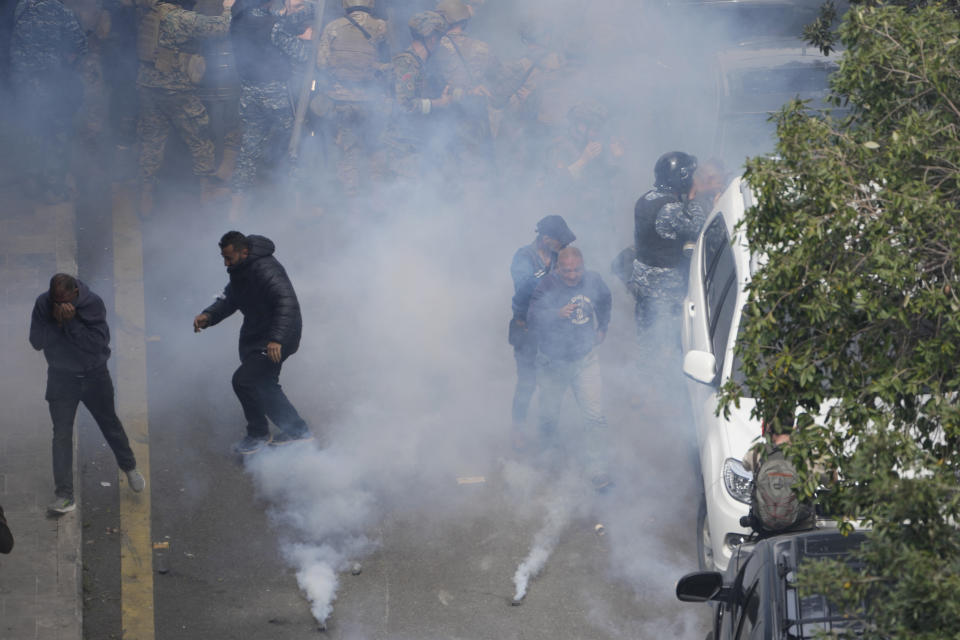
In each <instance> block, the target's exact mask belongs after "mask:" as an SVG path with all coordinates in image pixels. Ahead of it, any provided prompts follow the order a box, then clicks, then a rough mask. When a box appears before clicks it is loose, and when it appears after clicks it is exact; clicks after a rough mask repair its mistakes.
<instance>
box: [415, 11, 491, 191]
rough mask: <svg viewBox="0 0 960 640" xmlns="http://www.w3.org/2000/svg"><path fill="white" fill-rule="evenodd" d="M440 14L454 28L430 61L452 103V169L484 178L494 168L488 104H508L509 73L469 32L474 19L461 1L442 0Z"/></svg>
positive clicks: (447, 34)
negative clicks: (504, 80)
mask: <svg viewBox="0 0 960 640" xmlns="http://www.w3.org/2000/svg"><path fill="white" fill-rule="evenodd" d="M437 13H439V14H440V15H442V16H443V17H444V19H445V20H446V21H447V23H448V24H449V25H450V28H449V30H448V31H447V33H446V35H445V36H444V37H443V38H441V39H440V46H439V47H438V48H437V51H436V53H434V57H433V61H432V64H433V66H434V68H435V69H436V72H437V74H438V76H439V82H440V84H441V85H443V87H444V91H445V92H448V93H449V94H450V96H451V99H452V100H453V105H452V107H451V109H450V118H451V120H453V126H452V133H451V134H450V140H449V141H448V144H447V145H446V146H447V155H448V156H449V157H448V158H447V159H448V160H450V162H449V163H448V166H449V167H450V168H451V169H453V170H454V171H456V172H457V174H458V176H459V177H460V178H475V179H485V178H487V177H488V176H489V175H490V173H491V172H492V169H493V167H494V154H493V138H492V133H491V130H490V114H489V111H488V106H489V104H490V102H492V103H494V104H499V103H500V102H504V103H505V102H506V98H507V96H504V95H502V90H503V86H504V85H503V79H504V77H505V75H506V74H505V71H504V70H503V67H502V65H501V64H500V62H499V60H497V58H496V57H495V56H494V55H493V54H492V53H491V52H490V46H489V45H488V44H487V43H486V42H482V41H480V40H477V39H475V38H471V37H470V36H468V35H467V34H466V28H467V25H468V23H469V22H470V18H471V16H472V13H471V11H470V8H469V7H468V6H467V5H465V4H464V3H463V2H461V0H440V2H439V4H437ZM488 101H489V102H488Z"/></svg>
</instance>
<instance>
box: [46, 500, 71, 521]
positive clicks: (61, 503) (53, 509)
mask: <svg viewBox="0 0 960 640" xmlns="http://www.w3.org/2000/svg"><path fill="white" fill-rule="evenodd" d="M76 508H77V503H76V502H74V501H73V498H61V497H60V496H57V497H56V498H54V500H53V502H51V503H50V504H48V505H47V511H49V512H50V513H55V514H57V515H61V516H62V515H63V514H65V513H70V512H71V511H73V510H74V509H76Z"/></svg>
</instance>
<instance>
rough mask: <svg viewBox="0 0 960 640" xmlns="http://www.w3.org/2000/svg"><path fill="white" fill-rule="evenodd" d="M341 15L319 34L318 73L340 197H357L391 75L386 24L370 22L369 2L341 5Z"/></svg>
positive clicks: (346, 0)
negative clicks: (322, 79) (322, 80)
mask: <svg viewBox="0 0 960 640" xmlns="http://www.w3.org/2000/svg"><path fill="white" fill-rule="evenodd" d="M342 4H343V9H344V11H345V13H346V15H344V16H343V17H342V18H337V19H336V20H334V21H332V22H331V23H330V24H328V25H327V26H326V27H324V29H323V34H322V35H321V36H320V42H319V45H318V47H317V67H318V68H319V69H320V70H321V72H323V73H325V76H326V78H325V79H326V82H325V85H326V86H325V88H324V89H323V91H324V94H325V95H326V97H327V99H328V100H329V104H330V108H329V113H326V114H323V115H324V116H326V117H328V118H329V119H330V120H331V124H332V128H333V130H334V144H335V146H336V149H337V179H338V180H339V182H340V186H341V188H342V189H343V192H344V194H345V195H347V196H350V197H354V196H357V195H359V194H360V189H361V185H363V184H366V183H367V182H368V181H369V178H370V177H372V176H373V174H374V172H375V171H374V165H373V156H374V152H375V150H376V148H377V143H378V141H379V139H380V137H381V135H382V132H383V125H384V123H385V115H386V105H387V82H386V81H385V80H384V79H383V78H384V74H385V73H386V72H388V71H389V70H390V64H389V63H388V62H387V61H388V60H389V52H388V49H387V23H386V21H385V20H381V19H380V18H376V17H374V16H373V14H372V11H373V8H374V0H342Z"/></svg>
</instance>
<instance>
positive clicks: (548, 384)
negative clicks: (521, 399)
mask: <svg viewBox="0 0 960 640" xmlns="http://www.w3.org/2000/svg"><path fill="white" fill-rule="evenodd" d="M537 383H538V384H539V386H540V436H541V438H543V439H544V440H547V441H549V440H550V439H554V438H556V437H557V423H558V422H559V419H560V409H561V407H562V405H563V396H564V395H565V394H566V392H567V389H568V388H569V389H571V390H572V391H573V397H574V398H575V399H576V401H577V405H578V406H579V407H580V413H581V416H582V419H583V431H582V438H580V439H579V440H580V441H578V442H576V444H577V445H579V446H577V447H576V448H574V449H573V450H580V451H582V452H583V455H584V465H585V467H586V472H587V474H588V475H591V476H592V475H596V474H599V473H605V472H606V438H607V419H606V417H605V416H604V414H603V379H602V376H601V375H600V357H599V356H598V355H597V350H596V349H594V350H592V351H591V352H590V353H588V354H587V355H586V356H584V357H583V358H580V359H579V360H551V359H550V358H549V357H548V356H546V355H545V354H544V353H542V352H540V353H538V354H537ZM574 440H578V439H577V438H574Z"/></svg>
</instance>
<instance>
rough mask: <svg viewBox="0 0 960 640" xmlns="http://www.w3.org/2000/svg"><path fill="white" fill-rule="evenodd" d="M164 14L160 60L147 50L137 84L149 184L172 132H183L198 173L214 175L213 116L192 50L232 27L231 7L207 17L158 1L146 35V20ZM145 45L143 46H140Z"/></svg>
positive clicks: (142, 150)
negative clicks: (197, 80)
mask: <svg viewBox="0 0 960 640" xmlns="http://www.w3.org/2000/svg"><path fill="white" fill-rule="evenodd" d="M151 12H159V13H160V15H159V17H158V18H159V38H158V44H159V46H158V55H157V59H156V61H149V60H143V59H142V56H143V54H141V63H140V71H139V73H138V75H137V87H138V88H139V94H140V122H139V123H138V133H139V135H140V179H141V181H142V182H143V184H144V185H147V186H148V187H149V186H152V185H153V184H155V183H156V180H157V172H158V171H159V170H160V165H161V164H162V163H163V149H164V146H165V145H166V142H167V136H169V135H170V130H171V128H172V127H175V128H176V129H177V130H179V132H180V134H181V136H182V137H183V140H184V142H185V143H186V145H187V148H188V149H189V150H190V156H191V158H192V160H193V173H194V175H197V176H204V177H205V176H210V175H212V174H213V172H214V169H215V166H214V162H215V157H214V144H213V137H212V134H211V131H210V118H209V116H208V115H207V110H206V108H205V107H204V106H203V102H202V101H201V100H200V98H199V96H198V95H197V89H196V85H195V84H194V83H193V82H192V81H191V80H190V77H189V76H188V75H187V64H188V59H189V56H190V54H192V53H193V52H196V51H198V50H199V46H200V43H201V40H202V39H203V38H206V37H209V36H216V35H218V34H222V33H225V32H226V31H227V29H228V28H229V26H230V10H229V9H224V10H223V12H222V13H221V14H220V15H219V16H205V15H202V14H200V13H197V12H195V11H187V10H186V9H183V8H181V7H180V6H178V5H175V4H168V3H166V2H157V3H156V4H154V5H153V6H150V7H147V8H145V9H144V13H143V14H142V15H143V17H142V20H141V25H140V31H141V33H140V38H141V39H143V38H147V37H149V34H147V33H144V32H145V31H146V27H145V24H146V20H147V19H148V16H149V14H150V13H151ZM140 46H142V45H140Z"/></svg>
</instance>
